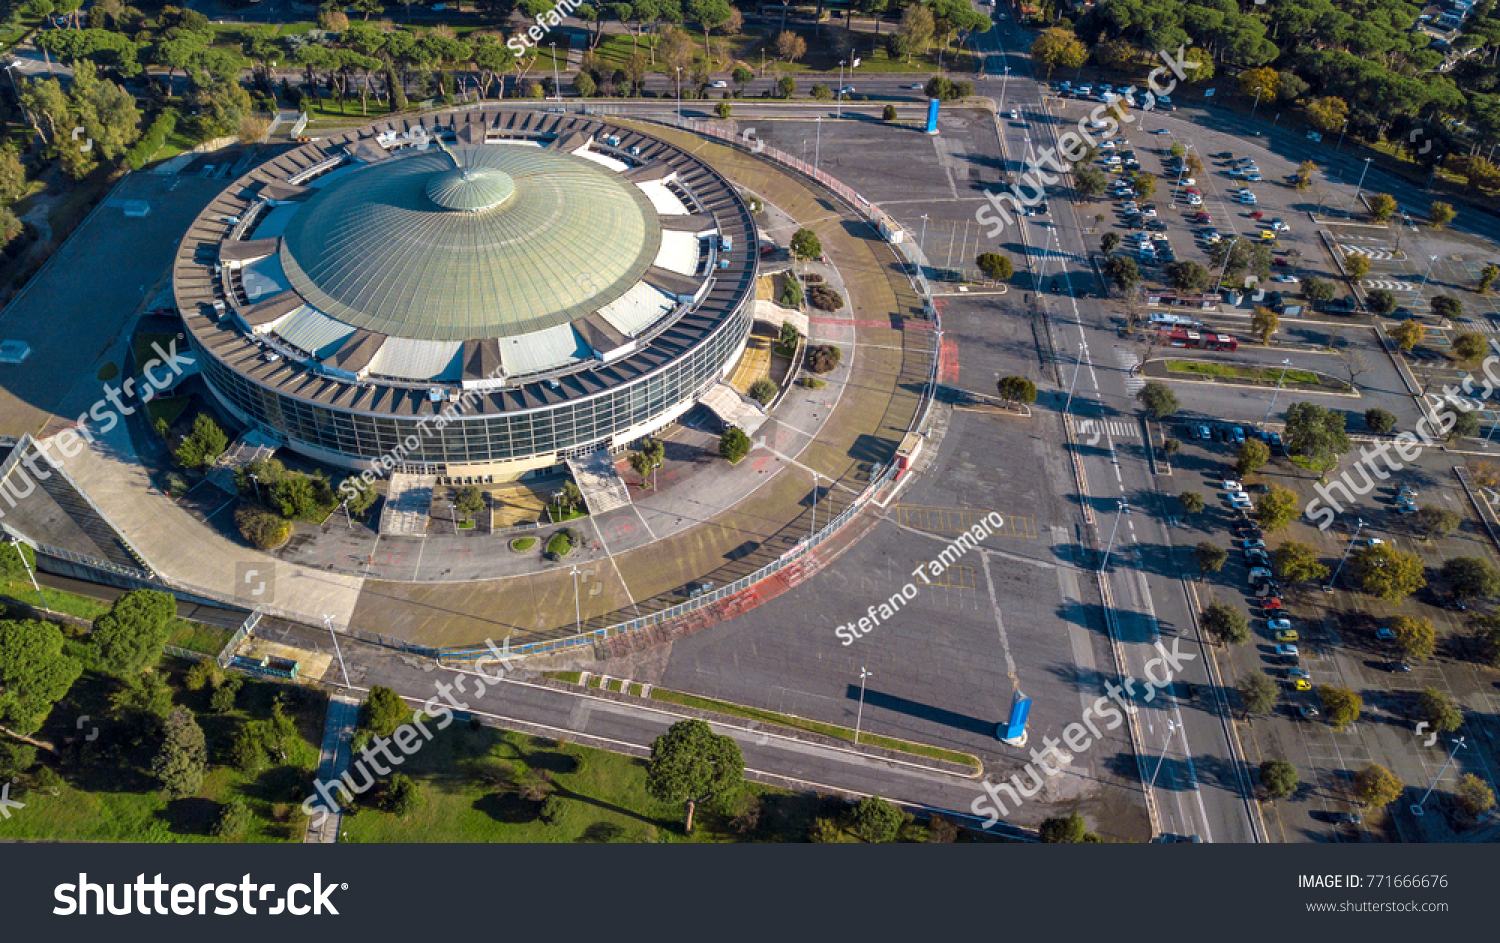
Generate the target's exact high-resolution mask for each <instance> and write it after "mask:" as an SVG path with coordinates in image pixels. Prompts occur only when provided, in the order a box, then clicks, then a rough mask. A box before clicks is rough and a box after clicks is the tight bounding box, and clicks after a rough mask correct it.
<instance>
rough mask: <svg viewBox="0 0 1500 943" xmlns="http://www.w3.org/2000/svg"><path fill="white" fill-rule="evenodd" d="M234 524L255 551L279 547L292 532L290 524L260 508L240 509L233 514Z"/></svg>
mask: <svg viewBox="0 0 1500 943" xmlns="http://www.w3.org/2000/svg"><path fill="white" fill-rule="evenodd" d="M234 522H235V524H237V525H238V526H239V529H240V536H241V537H244V538H245V542H246V543H248V544H249V545H250V546H252V547H254V548H255V549H257V550H270V549H271V548H272V547H279V546H281V545H282V544H283V543H285V542H286V539H287V537H288V536H289V535H290V534H291V532H292V525H291V524H290V523H288V522H287V521H284V520H282V519H281V518H279V517H277V516H276V515H275V514H272V513H271V512H269V511H263V510H261V509H260V508H240V509H239V510H238V511H235V512H234Z"/></svg>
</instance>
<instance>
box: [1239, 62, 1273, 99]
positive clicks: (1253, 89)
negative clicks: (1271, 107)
mask: <svg viewBox="0 0 1500 943" xmlns="http://www.w3.org/2000/svg"><path fill="white" fill-rule="evenodd" d="M1280 90H1281V76H1279V75H1277V74H1276V70H1275V69H1270V68H1266V67H1264V66H1262V67H1261V68H1258V69H1246V70H1245V71H1243V72H1241V73H1240V92H1241V93H1243V94H1244V95H1246V96H1250V97H1256V96H1259V97H1260V98H1262V99H1263V100H1265V101H1275V100H1276V93H1277V92H1279V91H1280Z"/></svg>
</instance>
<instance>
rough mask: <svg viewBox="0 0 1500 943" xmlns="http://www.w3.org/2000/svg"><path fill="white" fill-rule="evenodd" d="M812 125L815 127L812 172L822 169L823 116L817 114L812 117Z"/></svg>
mask: <svg viewBox="0 0 1500 943" xmlns="http://www.w3.org/2000/svg"><path fill="white" fill-rule="evenodd" d="M813 125H814V127H815V128H816V129H817V130H816V131H815V132H814V135H813V173H814V174H816V173H817V172H818V171H819V170H821V169H822V155H823V117H822V116H821V115H819V116H818V117H816V118H814V119H813Z"/></svg>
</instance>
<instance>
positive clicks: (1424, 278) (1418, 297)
mask: <svg viewBox="0 0 1500 943" xmlns="http://www.w3.org/2000/svg"><path fill="white" fill-rule="evenodd" d="M1427 258H1428V260H1429V261H1428V262H1427V271H1426V272H1425V273H1424V274H1423V275H1422V287H1420V288H1418V289H1417V294H1416V296H1415V297H1414V298H1412V300H1411V303H1412V307H1413V308H1415V307H1416V305H1417V302H1418V301H1421V300H1422V292H1424V291H1426V290H1427V278H1428V276H1430V275H1431V274H1432V266H1433V265H1435V264H1436V263H1437V260H1438V257H1437V256H1435V255H1431V256H1428V257H1427Z"/></svg>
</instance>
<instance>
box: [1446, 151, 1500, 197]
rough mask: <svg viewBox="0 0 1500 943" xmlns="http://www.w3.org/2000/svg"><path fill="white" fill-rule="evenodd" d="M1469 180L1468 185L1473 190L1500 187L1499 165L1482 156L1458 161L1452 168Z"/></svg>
mask: <svg viewBox="0 0 1500 943" xmlns="http://www.w3.org/2000/svg"><path fill="white" fill-rule="evenodd" d="M1454 169H1455V170H1456V171H1457V172H1458V173H1460V174H1462V175H1463V176H1464V177H1466V178H1467V179H1468V181H1469V187H1470V189H1473V190H1493V189H1495V188H1496V187H1500V167H1496V166H1495V165H1494V164H1492V163H1490V161H1489V160H1488V159H1487V158H1484V157H1479V156H1475V157H1469V158H1466V159H1464V160H1462V161H1460V162H1459V163H1458V164H1457V166H1456V167H1455V168H1454Z"/></svg>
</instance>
